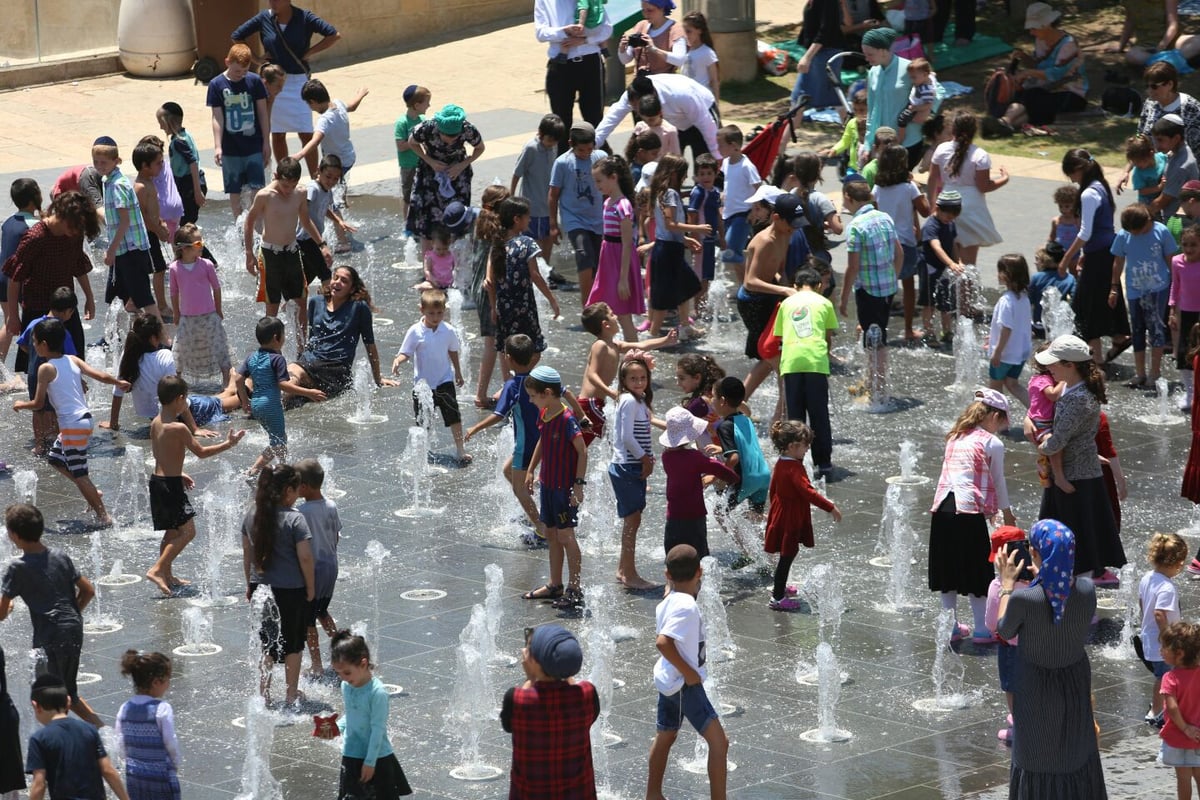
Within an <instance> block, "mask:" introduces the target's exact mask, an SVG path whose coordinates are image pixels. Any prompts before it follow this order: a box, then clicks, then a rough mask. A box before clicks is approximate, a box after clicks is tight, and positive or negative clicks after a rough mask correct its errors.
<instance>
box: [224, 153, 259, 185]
mask: <svg viewBox="0 0 1200 800" xmlns="http://www.w3.org/2000/svg"><path fill="white" fill-rule="evenodd" d="M221 177H222V178H223V179H224V181H225V194H240V193H241V191H242V189H261V188H262V187H264V186H266V185H267V181H266V172H265V170H264V169H263V157H262V153H255V154H254V155H251V156H222V157H221Z"/></svg>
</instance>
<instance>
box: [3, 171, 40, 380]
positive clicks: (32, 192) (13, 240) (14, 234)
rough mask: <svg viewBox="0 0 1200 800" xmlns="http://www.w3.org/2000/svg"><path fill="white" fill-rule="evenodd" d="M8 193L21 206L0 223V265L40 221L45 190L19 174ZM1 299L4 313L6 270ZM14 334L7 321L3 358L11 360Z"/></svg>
mask: <svg viewBox="0 0 1200 800" xmlns="http://www.w3.org/2000/svg"><path fill="white" fill-rule="evenodd" d="M8 196H9V197H11V198H12V201H13V205H14V206H16V207H17V213H15V214H13V215H12V216H11V217H9V218H8V219H6V220H4V225H3V226H0V266H3V265H4V262H5V261H8V257H9V256H11V255H12V254H13V253H15V252H17V245H18V244H20V243H21V237H22V236H24V235H25V231H27V230H29V229H30V228H32V227H33V226H34V224H35V223H36V222H37V221H38V214H39V213H40V212H41V209H42V190H41V188H40V187H39V186H38V185H37V181H35V180H33V179H32V178H17V179H16V180H15V181H13V182H12V187H10V189H9V193H8ZM0 303H4V313H5V314H7V313H8V276H7V275H5V274H4V273H0ZM12 337H13V335H12V332H11V331H10V330H9V329H8V325H7V323H5V326H4V330H2V331H0V362H3V361H6V360H8V350H9V348H10V347H11V346H12Z"/></svg>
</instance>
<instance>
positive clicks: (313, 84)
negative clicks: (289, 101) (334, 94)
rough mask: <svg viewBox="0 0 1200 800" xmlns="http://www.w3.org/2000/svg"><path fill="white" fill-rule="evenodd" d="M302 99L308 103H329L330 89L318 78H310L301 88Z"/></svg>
mask: <svg viewBox="0 0 1200 800" xmlns="http://www.w3.org/2000/svg"><path fill="white" fill-rule="evenodd" d="M300 99H301V100H303V101H304V102H306V103H328V102H329V90H328V89H326V88H325V84H323V83H321V82H320V81H319V80H317V79H316V78H309V79H308V80H307V81H305V82H304V86H302V87H301V88H300Z"/></svg>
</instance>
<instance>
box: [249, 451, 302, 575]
mask: <svg viewBox="0 0 1200 800" xmlns="http://www.w3.org/2000/svg"><path fill="white" fill-rule="evenodd" d="M299 485H300V473H298V472H296V468H295V467H293V466H291V465H289V464H276V465H274V466H271V465H267V466H265V467H263V468H262V472H260V473H258V488H257V489H255V491H254V521H253V522H252V523H251V524H250V535H251V540H252V542H253V545H254V565H255V566H256V567H257V568H258V569H259V570H263V569H266V568H267V562H268V561H270V560H271V554H272V552H273V551H274V549H275V536H276V535H277V534H278V533H279V514H278V512H279V510H280V504H281V503H282V502H283V493H284V492H286V491H287V490H288V489H294V488H297V487H298V486H299Z"/></svg>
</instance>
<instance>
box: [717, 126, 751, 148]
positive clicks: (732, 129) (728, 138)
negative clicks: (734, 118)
mask: <svg viewBox="0 0 1200 800" xmlns="http://www.w3.org/2000/svg"><path fill="white" fill-rule="evenodd" d="M717 140H718V141H721V142H725V143H726V144H732V145H736V146H738V147H741V146H742V142H743V141H745V137H744V136H743V134H742V129H741V128H739V127H738V126H737V125H722V126H721V128H720V129H719V130H718V131H717Z"/></svg>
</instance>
